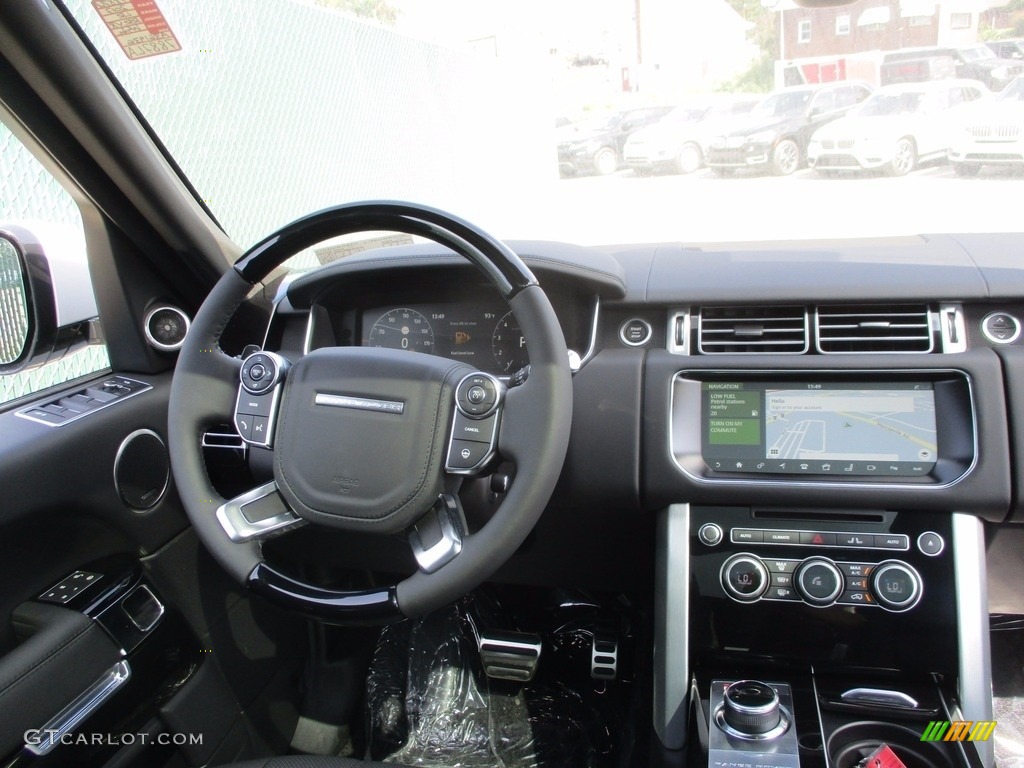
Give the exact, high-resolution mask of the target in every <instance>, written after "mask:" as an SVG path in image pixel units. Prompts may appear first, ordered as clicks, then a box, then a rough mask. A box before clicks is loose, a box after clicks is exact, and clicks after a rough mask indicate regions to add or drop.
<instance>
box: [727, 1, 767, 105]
mask: <svg viewBox="0 0 1024 768" xmlns="http://www.w3.org/2000/svg"><path fill="white" fill-rule="evenodd" d="M729 5H731V6H732V8H733V10H734V11H736V12H737V13H738V14H739V15H740V16H742V17H743V18H744V19H746V20H747V21H748V22H750V29H749V30H747V39H748V40H749V41H750V42H752V43H753V44H754V45H756V46H757V49H758V51H759V53H758V56H757V58H756V59H754V61H752V62H751V63H750V67H749V68H748V69H747V70H746V71H745V72H743V73H742V74H740V75H738V76H737V77H736V78H734V79H733V80H731V81H729V82H728V83H725V84H723V85H722V90H724V91H744V92H748V93H757V92H766V91H770V90H772V88H774V87H775V59H776V58H778V51H779V18H778V17H779V14H778V13H777V12H775V11H773V10H772V9H770V8H765V7H764V6H763V5H762V4H761V0H729Z"/></svg>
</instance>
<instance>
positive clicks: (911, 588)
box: [871, 560, 921, 611]
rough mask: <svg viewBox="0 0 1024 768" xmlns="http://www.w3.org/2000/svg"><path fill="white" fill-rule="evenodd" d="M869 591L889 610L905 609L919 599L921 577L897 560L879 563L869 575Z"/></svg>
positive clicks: (915, 603)
mask: <svg viewBox="0 0 1024 768" xmlns="http://www.w3.org/2000/svg"><path fill="white" fill-rule="evenodd" d="M871 592H872V594H873V595H874V596H875V599H876V600H877V601H878V604H879V605H880V606H882V607H883V608H887V609H889V610H890V611H907V610H910V609H911V608H913V607H914V606H915V605H917V602H918V601H919V600H920V599H921V577H920V576H919V575H918V573H917V571H915V570H914V569H913V568H912V567H911V566H909V565H907V564H906V563H903V562H900V561H899V560H887V561H886V562H884V563H879V565H878V567H877V568H876V569H875V572H874V573H873V574H872V576H871Z"/></svg>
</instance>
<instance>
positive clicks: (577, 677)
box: [367, 595, 632, 768]
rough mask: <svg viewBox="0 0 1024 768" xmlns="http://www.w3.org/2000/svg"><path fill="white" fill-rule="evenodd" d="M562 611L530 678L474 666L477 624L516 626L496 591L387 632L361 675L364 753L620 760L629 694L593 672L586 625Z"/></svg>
mask: <svg viewBox="0 0 1024 768" xmlns="http://www.w3.org/2000/svg"><path fill="white" fill-rule="evenodd" d="M573 605H574V608H573V609H572V610H571V611H570V612H572V611H575V612H576V613H579V608H580V603H579V602H575V603H573ZM591 607H593V605H592V604H591ZM565 618H566V616H565V615H563V616H562V617H560V618H559V617H554V618H553V621H552V623H553V624H558V622H559V621H560V620H561V621H562V623H561V624H560V625H559V626H555V627H552V628H550V629H549V631H546V632H544V633H543V635H542V636H543V639H544V645H545V650H544V655H542V658H541V664H540V668H539V670H538V674H537V677H536V678H535V679H534V680H533V681H532V682H531V683H528V684H525V685H517V684H513V683H508V682H504V681H494V680H490V679H489V678H487V677H486V675H484V674H483V672H482V671H481V669H480V663H479V654H478V651H477V640H476V638H477V635H478V632H479V628H480V627H487V628H488V629H497V628H500V629H513V630H514V629H517V626H516V622H515V621H514V620H513V619H512V617H511V616H510V615H509V613H508V612H507V611H506V610H504V609H503V608H502V606H501V605H500V604H499V603H498V602H497V601H496V600H494V599H493V598H486V597H481V596H480V595H474V596H472V597H470V598H467V599H465V600H462V601H460V602H459V603H457V604H456V605H454V606H452V607H449V608H446V609H443V610H441V611H437V612H435V613H433V614H431V615H430V616H428V617H426V618H424V619H419V620H415V621H406V622H403V623H401V624H398V625H395V626H392V627H388V628H387V629H385V631H384V632H383V633H382V635H381V640H380V642H379V643H378V646H377V650H376V653H375V655H374V658H373V662H372V664H371V667H370V672H369V675H368V679H367V712H368V718H369V734H370V738H369V743H370V756H371V757H372V758H374V759H377V760H381V759H384V760H387V761H389V762H396V763H404V764H407V765H416V766H421V765H422V766H434V765H437V766H450V765H459V766H460V767H464V768H484V767H485V766H486V768H492V767H493V766H501V767H502V768H550V767H553V766H559V767H560V768H563V767H566V768H567V767H569V766H581V767H582V768H605V767H609V768H611V767H613V766H617V765H623V764H625V763H624V762H623V760H628V758H626V757H624V755H628V751H629V745H630V742H631V738H632V731H631V722H632V718H631V716H630V714H629V713H628V711H627V709H628V705H627V704H626V702H627V701H628V695H624V694H623V692H622V691H619V690H615V689H616V687H617V686H616V683H611V684H609V683H606V682H603V681H594V680H592V679H590V674H589V662H588V661H585V660H584V659H582V658H581V657H582V655H583V653H586V657H587V659H589V654H590V650H589V649H590V639H589V638H590V637H592V634H593V629H592V627H593V623H592V621H591V620H589V619H588V620H586V621H576V622H574V621H572V620H570V621H564V619H565Z"/></svg>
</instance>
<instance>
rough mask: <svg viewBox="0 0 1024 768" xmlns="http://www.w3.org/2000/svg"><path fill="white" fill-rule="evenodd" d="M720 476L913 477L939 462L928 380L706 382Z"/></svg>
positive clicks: (713, 462) (708, 440) (710, 446)
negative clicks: (733, 473) (873, 381)
mask: <svg viewBox="0 0 1024 768" xmlns="http://www.w3.org/2000/svg"><path fill="white" fill-rule="evenodd" d="M701 389H702V392H701V401H702V429H701V432H702V436H701V447H702V451H701V453H702V454H703V457H704V462H705V463H706V464H707V465H708V467H709V468H710V469H713V470H715V471H716V472H741V473H748V472H771V473H786V474H812V475H841V476H850V475H860V476H864V475H868V476H892V477H908V476H918V475H926V474H928V473H929V472H931V470H932V468H933V467H934V466H935V461H936V459H937V457H938V446H937V441H936V427H935V391H934V387H933V385H932V384H931V383H930V382H885V383H877V384H876V383H864V382H858V383H856V384H841V383H810V382H777V383H771V382H703V384H702V387H701Z"/></svg>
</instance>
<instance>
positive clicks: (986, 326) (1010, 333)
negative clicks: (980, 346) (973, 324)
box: [981, 312, 1020, 344]
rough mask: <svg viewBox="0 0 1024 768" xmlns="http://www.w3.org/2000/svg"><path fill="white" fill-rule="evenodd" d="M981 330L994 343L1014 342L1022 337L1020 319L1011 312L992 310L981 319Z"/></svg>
mask: <svg viewBox="0 0 1024 768" xmlns="http://www.w3.org/2000/svg"><path fill="white" fill-rule="evenodd" d="M981 332H982V333H983V334H985V338H986V339H988V340H989V341H991V342H992V343H993V344H1012V343H1013V342H1015V341H1016V340H1017V339H1018V338H1020V321H1019V320H1018V319H1017V318H1016V317H1014V316H1013V315H1011V314H1010V313H1009V312H992V313H991V314H988V315H986V316H985V319H984V320H982V321H981Z"/></svg>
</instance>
